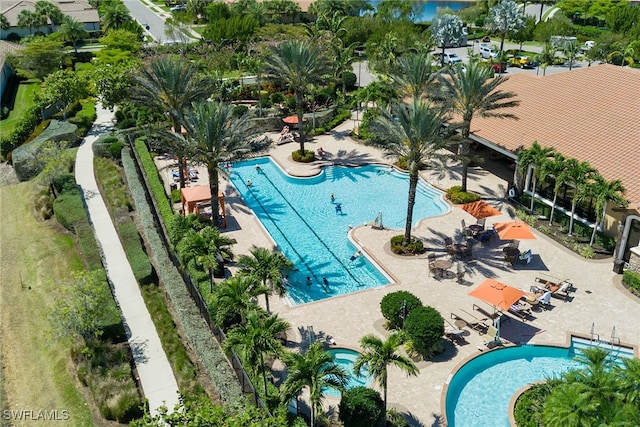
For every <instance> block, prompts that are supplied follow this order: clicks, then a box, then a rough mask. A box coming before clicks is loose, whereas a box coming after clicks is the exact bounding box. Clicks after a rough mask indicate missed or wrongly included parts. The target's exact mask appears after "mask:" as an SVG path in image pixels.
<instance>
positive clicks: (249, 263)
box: [237, 248, 293, 313]
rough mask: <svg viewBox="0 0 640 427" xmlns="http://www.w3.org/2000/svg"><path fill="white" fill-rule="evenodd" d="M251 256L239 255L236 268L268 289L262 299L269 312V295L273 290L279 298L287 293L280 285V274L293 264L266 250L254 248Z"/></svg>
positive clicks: (277, 252) (278, 254)
mask: <svg viewBox="0 0 640 427" xmlns="http://www.w3.org/2000/svg"><path fill="white" fill-rule="evenodd" d="M250 252H251V256H249V255H241V256H240V257H239V258H238V263H237V264H238V267H240V271H241V272H242V273H244V274H251V275H253V276H254V277H255V278H257V279H258V280H259V281H260V283H262V286H263V287H264V288H266V289H268V292H265V294H264V298H265V302H266V307H267V313H269V312H270V310H269V295H270V294H271V293H272V292H273V291H274V290H275V291H276V293H277V294H278V295H280V296H282V295H285V294H286V293H287V288H286V287H285V286H284V285H283V283H282V273H283V272H284V271H285V270H288V269H291V268H293V263H292V262H291V261H289V260H288V259H287V257H286V256H284V255H283V254H282V252H280V251H278V250H275V249H274V250H273V251H270V250H269V249H266V248H254V249H252V250H251V251H250Z"/></svg>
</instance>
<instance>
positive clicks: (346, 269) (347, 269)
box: [247, 171, 364, 293]
mask: <svg viewBox="0 0 640 427" xmlns="http://www.w3.org/2000/svg"><path fill="white" fill-rule="evenodd" d="M261 175H262V176H264V178H265V179H266V180H267V181H269V184H271V186H272V187H273V189H274V190H276V191H277V192H278V194H280V196H281V197H282V199H283V200H284V201H285V202H286V203H287V205H289V207H290V208H291V210H292V211H293V212H295V214H296V215H297V216H298V218H300V220H301V221H302V222H303V223H304V225H306V226H307V228H308V229H309V230H310V231H311V232H312V233H313V235H314V236H316V239H318V242H320V243H321V244H322V246H324V247H325V249H326V250H327V252H329V253H330V254H331V256H332V257H333V258H334V259H335V260H336V261H338V263H339V264H340V265H341V266H342V267H343V268H344V270H345V271H346V272H347V274H348V275H349V276H351V278H352V279H353V280H354V281H355V282H356V283H357V284H358V286H359V287H362V286H364V284H363V283H362V282H361V281H360V280H358V278H357V277H355V276H354V275H353V273H351V270H350V269H349V267H347V266H346V265H345V264H344V263H343V262H342V260H341V259H340V258H339V257H338V256H337V255H336V254H335V253H334V252H333V251H332V250H331V248H330V247H329V246H327V244H326V243H325V242H324V240H322V238H320V236H318V233H316V231H315V230H314V229H313V228H312V227H311V226H310V225H309V223H308V222H307V221H306V220H305V219H304V218H303V217H302V215H300V212H298V211H297V209H296V208H294V207H293V205H292V204H291V203H290V202H289V200H288V199H287V198H286V197H285V196H284V194H282V192H281V191H280V189H279V188H278V187H277V186H276V185H275V184H274V183H273V181H271V179H269V177H268V176H267V174H266V173H264V171H261ZM247 188H249V187H247ZM249 190H250V191H251V188H249ZM252 194H253V193H252ZM254 198H255V195H254ZM256 200H257V198H256ZM258 203H260V202H258ZM260 206H261V207H262V209H263V210H264V211H265V213H267V212H266V210H265V209H264V207H263V206H262V204H260ZM267 215H268V213H267ZM269 219H271V221H272V222H274V221H273V219H272V218H271V216H269ZM274 225H276V224H275V222H274ZM276 226H277V225H276ZM278 230H280V228H278ZM281 232H282V231H281ZM283 236H284V235H283ZM285 238H286V237H285ZM287 242H288V243H289V245H291V242H289V240H288V239H287ZM291 247H292V248H293V245H291ZM293 250H294V251H295V248H293ZM296 253H297V251H296ZM298 256H299V254H298ZM314 277H315V275H314ZM319 283H321V285H322V287H323V288H324V283H323V282H322V281H320V282H319ZM325 292H327V293H329V290H327V289H326V288H325Z"/></svg>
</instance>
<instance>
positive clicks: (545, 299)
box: [538, 291, 551, 311]
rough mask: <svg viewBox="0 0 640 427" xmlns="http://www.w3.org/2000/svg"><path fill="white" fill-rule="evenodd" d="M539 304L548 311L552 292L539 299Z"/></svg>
mask: <svg viewBox="0 0 640 427" xmlns="http://www.w3.org/2000/svg"><path fill="white" fill-rule="evenodd" d="M538 302H539V303H540V305H541V306H542V308H544V310H545V311H546V310H548V309H549V305H550V303H551V291H546V292H545V293H544V294H542V296H540V297H538Z"/></svg>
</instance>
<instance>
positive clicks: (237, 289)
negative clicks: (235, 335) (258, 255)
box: [209, 274, 264, 329]
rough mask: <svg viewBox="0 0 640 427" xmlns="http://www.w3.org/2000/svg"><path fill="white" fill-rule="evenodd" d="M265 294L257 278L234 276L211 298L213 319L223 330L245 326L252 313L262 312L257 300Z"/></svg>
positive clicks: (219, 287) (220, 286) (221, 285)
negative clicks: (234, 326)
mask: <svg viewBox="0 0 640 427" xmlns="http://www.w3.org/2000/svg"><path fill="white" fill-rule="evenodd" d="M263 292H264V289H263V288H262V286H260V283H259V282H258V280H257V279H256V278H255V277H252V276H246V275H240V274H239V275H236V276H233V277H231V278H229V279H227V280H225V281H223V282H222V283H220V284H219V285H218V286H217V287H216V289H215V293H214V294H213V296H212V297H211V300H210V302H209V307H210V311H211V317H212V318H213V319H214V320H215V322H216V324H217V325H218V326H220V327H221V328H223V329H228V328H230V327H231V326H233V325H243V324H245V323H246V321H247V316H248V314H249V313H250V312H252V311H255V310H260V306H258V304H256V302H255V298H256V296H258V295H260V294H261V293H263Z"/></svg>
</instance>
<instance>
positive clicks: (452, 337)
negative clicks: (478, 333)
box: [444, 319, 464, 342]
mask: <svg viewBox="0 0 640 427" xmlns="http://www.w3.org/2000/svg"><path fill="white" fill-rule="evenodd" d="M444 322H445V325H444V336H445V337H447V339H448V340H449V341H451V342H454V341H455V342H460V341H464V338H462V335H464V331H463V330H462V329H458V328H457V327H455V326H454V325H452V324H451V322H449V321H448V320H447V319H444Z"/></svg>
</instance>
